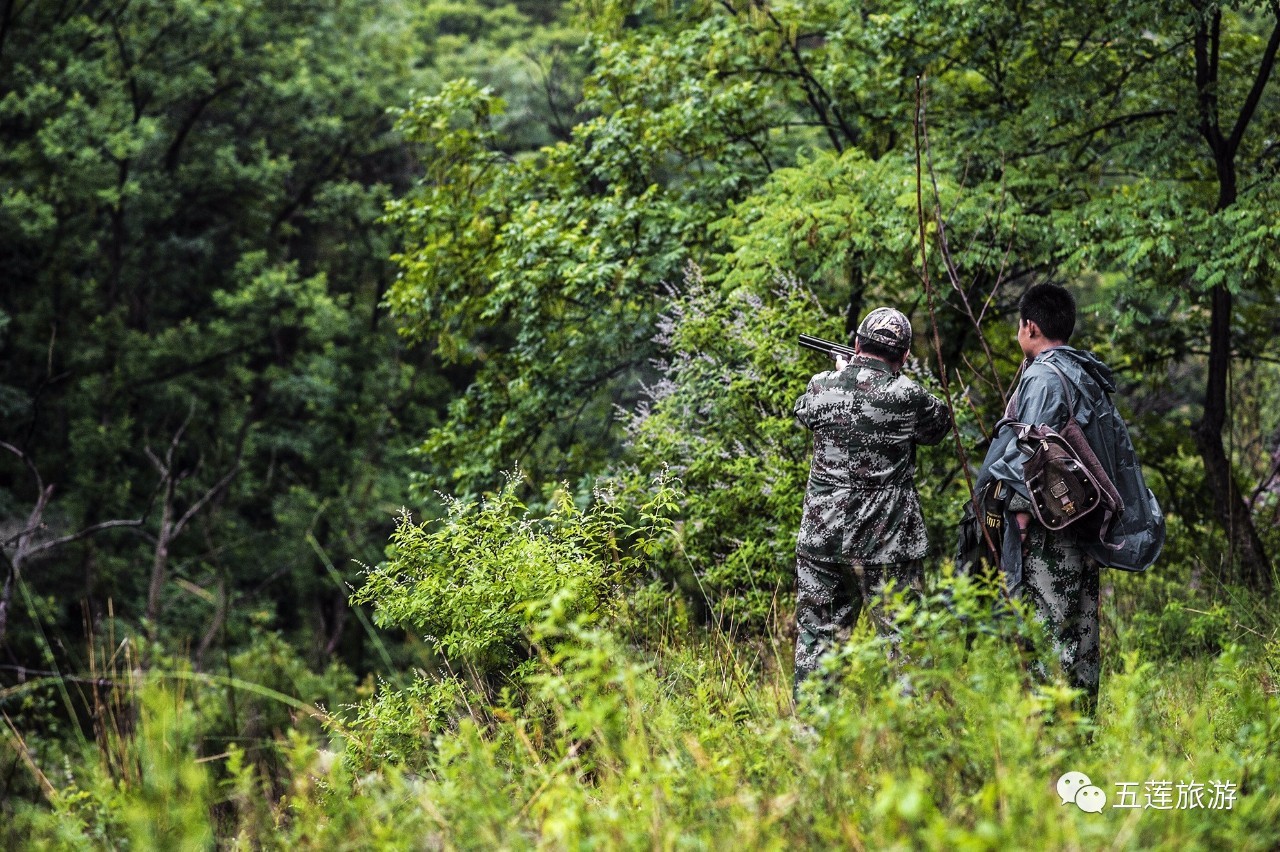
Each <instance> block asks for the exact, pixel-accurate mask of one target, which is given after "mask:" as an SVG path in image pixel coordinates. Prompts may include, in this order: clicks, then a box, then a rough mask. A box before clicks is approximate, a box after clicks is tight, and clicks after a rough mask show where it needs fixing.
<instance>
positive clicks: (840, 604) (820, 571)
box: [795, 554, 924, 693]
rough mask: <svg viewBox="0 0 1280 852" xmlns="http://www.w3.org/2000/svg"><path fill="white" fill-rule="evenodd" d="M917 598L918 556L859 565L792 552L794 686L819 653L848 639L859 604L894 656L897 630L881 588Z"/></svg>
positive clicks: (921, 575)
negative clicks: (890, 582)
mask: <svg viewBox="0 0 1280 852" xmlns="http://www.w3.org/2000/svg"><path fill="white" fill-rule="evenodd" d="M890 580H892V581H893V588H894V590H895V591H900V592H903V593H904V594H906V595H907V596H910V597H914V598H916V599H917V600H918V599H919V598H920V596H921V595H922V594H923V591H924V566H923V563H922V562H921V561H920V560H919V559H916V560H913V561H910V562H892V563H888V564H884V565H864V564H862V563H860V562H854V563H843V562H819V561H817V560H814V559H810V558H808V557H806V556H804V555H802V554H797V556H796V672H795V690H796V692H797V693H798V692H799V689H800V683H801V682H802V681H803V680H804V679H805V678H807V677H808V676H809V675H811V674H812V673H813V672H814V671H816V670H817V668H818V664H819V662H820V660H821V658H822V655H823V654H825V653H827V651H829V650H831V649H832V648H834V647H836V646H838V645H839V644H840V643H842V642H843V641H845V640H846V639H848V638H849V634H850V633H851V632H852V631H853V626H854V625H855V624H856V623H857V621H858V615H859V614H860V613H861V612H862V608H863V606H865V607H866V608H867V617H868V618H870V619H871V623H872V624H873V625H875V629H876V632H877V633H878V634H879V635H881V636H884V637H887V638H888V639H889V641H890V646H889V659H890V662H892V661H894V660H895V659H897V657H898V654H897V651H896V645H897V643H898V640H899V638H900V637H899V634H898V630H897V628H896V627H895V625H894V623H893V618H892V617H891V616H890V615H889V613H888V611H887V608H886V606H885V604H886V602H887V598H886V596H885V594H884V587H885V585H886V584H887V583H888V582H889V581H890Z"/></svg>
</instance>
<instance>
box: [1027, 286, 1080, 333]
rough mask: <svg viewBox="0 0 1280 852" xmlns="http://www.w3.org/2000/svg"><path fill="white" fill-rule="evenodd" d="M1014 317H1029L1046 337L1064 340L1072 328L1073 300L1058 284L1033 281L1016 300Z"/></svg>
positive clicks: (1073, 320) (1073, 322)
mask: <svg viewBox="0 0 1280 852" xmlns="http://www.w3.org/2000/svg"><path fill="white" fill-rule="evenodd" d="M1018 318H1019V319H1020V320H1022V321H1026V320H1031V321H1032V322H1033V323H1035V324H1036V325H1038V326H1040V331H1041V333H1042V334H1044V336H1045V337H1047V338H1048V339H1050V340H1060V341H1062V342H1063V343H1067V342H1068V341H1070V340H1071V335H1072V334H1073V333H1074V332H1075V330H1076V299H1075V296H1072V295H1071V292H1070V291H1069V290H1067V288H1066V287H1063V286H1062V285H1060V284H1036V285H1035V286H1033V287H1030V288H1029V289H1028V290H1027V292H1025V293H1023V294H1022V298H1021V299H1019V300H1018Z"/></svg>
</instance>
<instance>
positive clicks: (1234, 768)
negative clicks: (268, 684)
mask: <svg viewBox="0 0 1280 852" xmlns="http://www.w3.org/2000/svg"><path fill="white" fill-rule="evenodd" d="M668 496H669V495H668ZM669 504H670V503H669V500H668V499H667V497H664V498H662V499H660V500H658V501H655V502H651V503H650V504H649V505H648V506H647V508H646V509H645V511H644V512H640V513H636V514H635V516H634V517H631V516H630V514H629V513H628V512H627V511H624V510H623V509H622V508H621V507H620V506H612V507H611V506H608V505H606V506H603V507H601V508H598V509H596V510H594V511H589V512H582V511H580V510H578V509H576V508H574V507H573V506H572V504H570V503H567V502H561V503H559V504H557V506H556V507H555V508H554V510H553V516H552V518H550V519H544V520H534V519H530V518H528V517H527V516H526V515H527V513H525V512H523V509H522V507H520V506H518V504H516V503H515V502H513V498H511V497H510V495H508V496H506V497H502V498H499V499H496V500H491V501H490V502H489V503H488V504H487V505H486V506H481V507H471V508H464V507H458V509H457V511H456V512H454V513H453V514H452V517H451V519H446V520H445V521H443V522H442V524H441V526H439V527H436V528H427V527H422V528H416V532H412V534H410V530H409V528H408V527H406V526H402V528H401V534H400V536H399V537H398V539H397V545H396V548H395V550H394V551H393V557H392V559H391V560H390V561H389V562H388V564H387V565H384V566H380V567H379V568H378V569H377V571H378V572H380V579H379V582H380V583H382V586H381V588H382V591H383V593H384V594H385V595H386V596H387V597H386V598H385V600H386V601H387V603H388V606H389V607H392V606H394V607H399V608H400V609H398V610H394V611H395V612H400V613H404V617H405V618H409V619H412V620H416V621H418V623H422V624H427V623H435V624H439V625H442V626H441V627H438V628H436V636H437V637H438V638H437V640H436V641H437V642H438V648H437V650H438V651H439V652H440V653H441V654H442V655H443V656H442V659H443V660H445V661H450V652H451V651H460V652H461V653H458V654H455V655H454V657H453V658H452V661H451V662H450V663H449V664H448V665H442V666H441V667H440V669H439V671H419V672H414V673H407V674H406V676H405V677H404V678H403V679H402V680H401V681H399V682H394V683H392V682H388V683H383V684H380V685H379V686H377V687H376V689H375V690H374V692H373V694H371V695H368V696H367V697H365V698H364V699H363V700H359V699H358V698H357V697H355V696H353V700H352V701H351V703H348V704H345V705H339V706H333V707H328V708H314V709H308V708H307V705H306V704H303V703H301V702H298V701H296V700H294V701H293V702H292V703H289V702H288V701H285V700H284V697H283V696H282V697H281V702H280V704H281V706H280V707H278V708H277V710H276V711H275V715H276V718H275V721H274V722H272V724H273V728H272V731H273V734H272V735H271V736H269V737H263V738H259V739H258V740H255V741H249V742H239V741H236V740H235V739H234V738H229V737H224V738H223V739H220V740H218V741H217V744H216V746H214V747H211V746H210V741H209V740H208V739H207V737H206V733H207V731H208V730H210V728H211V726H212V727H214V728H217V727H218V726H222V725H225V713H224V712H223V711H222V710H217V709H216V708H215V705H216V702H215V701H214V698H215V697H216V696H217V695H219V694H222V692H223V691H224V689H225V687H226V684H218V683H214V682H211V681H209V680H208V679H207V678H203V677H201V676H196V675H194V674H191V675H189V676H187V677H185V678H183V677H174V676H173V673H172V672H161V671H157V670H156V669H155V668H152V669H147V670H144V669H143V668H140V667H134V668H130V669H127V670H122V671H119V672H116V681H115V685H114V687H113V688H114V690H115V693H114V698H113V700H112V702H109V705H104V706H109V707H113V708H117V709H116V710H114V711H110V712H108V713H107V716H108V717H109V718H110V719H111V720H112V724H110V725H103V726H100V727H101V728H102V730H103V731H104V732H105V733H104V735H103V736H99V737H97V738H93V739H89V738H86V740H85V742H84V743H83V745H82V746H80V747H79V750H78V751H77V750H76V747H75V746H74V745H72V746H67V747H66V748H67V751H66V752H65V754H66V757H65V758H63V759H62V761H61V763H60V764H58V763H55V764H54V765H50V763H49V762H48V761H47V760H45V759H44V757H43V756H44V754H45V752H43V751H42V749H43V745H42V744H41V743H39V742H36V741H34V740H31V739H29V738H25V737H24V735H23V734H22V733H21V731H20V729H19V728H17V727H14V726H11V725H6V726H5V727H4V728H3V729H0V730H3V731H4V737H5V739H6V743H7V748H6V749H5V750H4V751H3V752H0V754H5V755H6V759H7V761H9V763H8V766H9V769H10V771H11V772H16V771H19V770H20V771H22V772H23V773H26V774H27V775H28V777H29V778H31V779H33V780H32V785H33V787H34V788H36V789H38V800H36V799H37V797H36V796H34V795H33V796H32V797H28V798H23V797H18V798H16V799H15V800H13V801H10V802H6V804H5V805H4V811H5V812H4V817H5V819H4V821H3V826H2V827H0V842H3V843H4V844H6V845H8V846H14V845H20V846H23V847H26V848H129V849H149V848H213V847H218V848H227V849H250V848H253V849H259V848H261V849H294V848H307V849H312V848H315V849H320V848H323V849H366V848H378V849H455V848H456V849H469V848H484V849H489V848H516V849H521V848H555V849H559V848H663V849H668V848H690V847H691V848H705V849H740V848H763V849H780V848H790V847H797V846H801V847H814V848H829V847H837V848H851V849H862V848H871V849H886V848H890V849H892V848H902V849H916V848H929V849H1010V848H1014V849H1017V848H1023V849H1044V848H1052V849H1096V848H1121V849H1149V848H1179V849H1186V848H1192V849H1194V848H1203V849H1217V848H1232V849H1272V848H1276V847H1277V846H1278V845H1280V694H1278V692H1280V690H1278V687H1277V684H1280V674H1278V669H1277V667H1278V666H1280V641H1278V640H1277V636H1276V632H1275V627H1274V625H1273V624H1272V623H1271V622H1269V621H1268V617H1267V615H1266V613H1265V612H1263V611H1261V610H1260V609H1259V608H1258V607H1257V606H1256V605H1245V604H1244V603H1242V599H1241V598H1237V597H1233V596H1232V595H1231V594H1229V593H1225V594H1223V595H1222V596H1221V597H1220V598H1219V599H1216V600H1214V601H1212V602H1210V603H1208V604H1204V603H1201V604H1200V605H1198V606H1196V605H1193V601H1192V599H1191V598H1189V597H1184V599H1183V600H1182V602H1181V605H1179V604H1178V599H1177V596H1176V594H1174V592H1173V590H1172V589H1171V587H1170V585H1171V584H1172V583H1174V582H1175V581H1174V579H1173V577H1174V575H1175V574H1176V571H1177V568H1176V566H1175V567H1172V568H1168V569H1166V572H1165V574H1164V575H1163V578H1161V575H1153V578H1146V577H1127V576H1126V577H1120V576H1118V575H1111V574H1109V575H1107V576H1108V582H1107V583H1106V586H1107V592H1106V594H1105V595H1104V597H1105V601H1106V603H1105V605H1104V637H1103V641H1104V675H1103V684H1102V692H1101V698H1100V703H1099V706H1098V708H1097V712H1096V714H1094V715H1092V716H1089V715H1084V714H1083V713H1082V712H1081V711H1080V709H1079V706H1080V704H1079V695H1078V694H1077V693H1076V692H1075V691H1073V690H1071V689H1070V688H1068V687H1067V686H1066V685H1065V684H1064V683H1063V682H1062V681H1061V679H1058V678H1055V679H1051V680H1049V681H1047V682H1046V681H1043V680H1038V679H1036V678H1035V677H1032V676H1031V674H1030V672H1031V671H1032V670H1034V668H1035V667H1033V666H1031V665H1029V663H1030V661H1031V659H1032V657H1033V656H1034V655H1035V654H1036V653H1043V651H1040V652H1037V651H1036V650H1035V648H1036V646H1037V642H1038V636H1037V635H1036V634H1037V630H1036V629H1035V627H1034V625H1030V624H1028V623H1027V622H1026V621H1025V620H1023V619H1021V618H1020V617H1019V616H1018V613H1017V612H1016V610H1015V611H1009V610H1008V608H1007V607H1004V606H995V605H994V603H993V596H992V593H991V591H990V590H989V589H986V588H984V587H983V586H982V584H981V583H979V582H977V581H975V580H973V579H971V578H968V577H955V576H951V575H950V574H949V573H947V572H945V571H943V572H942V573H939V574H937V575H935V576H934V577H933V578H932V580H931V586H932V591H931V592H930V594H929V595H928V596H927V597H926V599H925V601H924V603H923V604H922V605H921V606H919V607H918V608H900V610H899V618H900V623H901V627H902V631H903V634H904V636H905V639H904V642H903V644H902V646H901V650H902V652H903V656H904V657H905V659H906V662H905V663H904V664H903V666H902V667H901V668H900V669H899V668H894V669H891V668H889V667H888V666H887V665H886V662H885V649H884V647H883V643H882V640H880V639H879V638H877V637H876V636H875V635H874V634H873V633H872V631H870V630H869V629H868V628H867V627H866V626H865V624H864V625H861V626H860V629H859V630H858V631H856V632H855V635H854V636H853V638H852V639H851V640H850V641H849V642H848V643H847V644H846V645H845V646H843V647H842V648H841V649H840V650H839V652H838V653H836V654H833V655H831V656H830V657H829V658H828V659H827V661H826V663H825V665H824V668H823V671H822V676H821V678H819V679H817V680H815V681H812V682H811V683H810V684H809V685H807V686H806V688H805V689H804V690H803V691H802V696H801V701H800V704H799V706H798V707H793V706H792V703H791V684H790V677H791V675H790V653H791V641H792V640H791V638H790V637H788V636H786V635H784V633H783V632H779V631H774V632H771V633H764V634H754V635H751V636H741V635H732V634H729V633H725V632H724V631H722V630H721V629H720V628H719V627H718V626H717V625H716V624H714V623H713V624H711V625H710V626H706V625H700V624H697V623H694V621H695V620H691V618H690V616H689V611H688V609H687V607H686V606H685V604H684V603H683V602H682V601H681V600H680V599H679V598H676V597H670V596H668V597H666V598H663V597H662V596H661V595H659V594H657V592H656V591H655V589H656V587H655V586H654V585H653V582H652V581H653V577H652V576H651V575H650V573H648V572H647V571H646V567H645V561H644V554H645V552H646V548H648V547H650V546H651V545H652V543H653V541H654V540H655V538H656V537H657V536H659V535H662V534H663V532H664V530H665V529H667V528H668V527H667V525H666V521H665V520H664V518H665V517H666V515H665V507H668V506H669ZM468 518H475V519H479V522H477V523H470V522H469V521H468V520H467V519H468ZM406 524H407V522H406ZM450 524H452V525H453V526H452V527H450ZM462 541H465V542H467V547H465V548H461V549H458V548H454V547H453V545H455V544H457V543H459V542H462ZM504 542H505V543H506V544H505V545H503V546H501V547H500V546H499V545H501V544H503V543H504ZM624 553H625V556H624ZM443 554H452V556H449V557H448V558H446V556H444V555H443ZM396 564H399V565H401V566H403V570H397V569H396V568H395V565H396ZM433 565H434V566H436V567H435V568H433V567H432V566H433ZM504 571H505V572H506V575H507V576H516V577H520V578H522V579H521V580H520V582H522V583H525V584H526V586H527V588H531V589H532V588H536V589H537V590H538V591H537V594H536V595H533V597H532V598H530V599H519V600H514V599H513V600H505V599H504V600H501V601H499V602H497V603H495V600H496V598H495V597H494V595H496V594H497V593H498V591H499V588H498V587H499V585H500V583H499V581H500V579H501V577H502V576H504V574H503V572H504ZM543 575H545V576H543ZM584 578H585V579H584ZM469 583H470V584H476V588H475V589H468V588H467V586H468V584H469ZM530 594H531V595H532V594H533V593H530ZM441 595H454V596H457V601H455V605H454V607H453V608H452V609H443V608H436V603H437V601H436V596H441ZM468 595H469V597H468ZM517 597H519V596H517ZM370 599H371V600H372V601H373V603H374V605H375V606H379V605H380V600H382V599H381V598H379V597H378V596H374V597H371V598H370ZM458 601H463V602H465V601H473V602H476V603H475V604H474V605H475V606H479V607H482V610H480V611H477V612H475V613H471V614H468V612H467V610H466V608H465V606H464V605H463V604H462V603H458ZM483 608H488V609H490V610H492V611H491V612H487V613H486V612H485V611H483ZM997 611H999V612H1000V613H1001V614H1000V615H997V614H996V612H997ZM392 612H393V610H392V609H390V608H388V609H387V610H384V611H382V612H380V613H379V615H380V617H381V618H382V619H383V622H384V623H396V622H397V617H395V616H393V615H391V614H390V613H392ZM1139 614H1140V615H1141V616H1142V617H1137V616H1138V615H1139ZM485 618H488V620H487V621H486V620H485ZM432 619H435V621H434V622H431V620H432ZM1197 619H1199V620H1197ZM446 628H447V629H446ZM449 631H452V633H450V632H449ZM468 631H470V632H468ZM486 631H488V633H486ZM450 636H452V637H453V638H446V637H450ZM486 636H489V637H497V638H498V639H500V641H495V642H486ZM459 637H470V638H468V639H467V641H465V642H463V641H461V640H460V638H459ZM446 642H453V643H454V644H453V645H452V646H447V645H446V644H445V643H446ZM495 649H501V652H500V653H492V652H493V651H494V650H495ZM473 651H479V652H480V653H478V654H477V653H471V652H473ZM285 668H287V667H285ZM342 682H343V681H341V679H337V680H330V681H325V682H324V686H323V689H324V690H329V691H330V693H331V691H332V689H333V688H334V687H335V686H336V685H341V683H342ZM347 685H348V688H351V687H350V682H347ZM320 689H321V687H320V686H319V685H316V686H315V687H314V688H313V692H316V694H322V693H321V692H320ZM255 694H256V695H257V698H258V700H259V701H267V703H268V704H270V703H271V702H270V696H271V695H273V694H275V693H272V692H271V691H270V690H268V689H266V688H265V687H264V688H260V689H259V690H258V691H257V693H255ZM290 719H292V723H291V722H290V721H289V720H290ZM312 720H318V722H319V724H318V725H317V724H315V721H312ZM15 767H16V768H15ZM1067 772H1080V773H1084V774H1085V775H1087V776H1088V777H1089V779H1090V780H1091V781H1092V784H1093V785H1094V786H1096V787H1097V788H1098V789H1099V790H1101V791H1102V793H1103V794H1104V795H1105V797H1106V805H1105V807H1103V808H1102V809H1101V810H1100V811H1099V812H1086V811H1085V810H1083V809H1081V808H1080V807H1078V806H1076V805H1075V804H1073V803H1071V802H1065V803H1064V802H1063V800H1062V798H1061V796H1060V795H1059V794H1058V793H1057V791H1056V782H1057V780H1058V779H1059V778H1060V777H1061V776H1063V775H1064V774H1065V773H1067ZM1195 785H1199V798H1198V799H1197V798H1195V797H1194V796H1193V795H1191V794H1192V793H1193V792H1194V791H1195V790H1196V786H1195ZM1227 792H1229V793H1230V796H1229V798H1228V797H1227V796H1226V793H1227ZM1125 804H1134V805H1136V807H1118V805H1125ZM1193 804H1194V805H1198V806H1193Z"/></svg>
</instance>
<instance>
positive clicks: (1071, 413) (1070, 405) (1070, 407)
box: [1044, 361, 1076, 420]
mask: <svg viewBox="0 0 1280 852" xmlns="http://www.w3.org/2000/svg"><path fill="white" fill-rule="evenodd" d="M1044 363H1045V366H1047V367H1049V368H1050V369H1052V370H1053V371H1054V372H1055V373H1057V374H1058V381H1060V382H1062V390H1063V392H1064V393H1065V394H1066V395H1067V419H1068V420H1075V419H1076V404H1075V402H1073V401H1072V399H1071V382H1069V381H1067V377H1066V375H1065V374H1064V373H1063V372H1062V371H1061V370H1059V369H1058V365H1057V364H1055V363H1053V362H1052V361H1045V362H1044Z"/></svg>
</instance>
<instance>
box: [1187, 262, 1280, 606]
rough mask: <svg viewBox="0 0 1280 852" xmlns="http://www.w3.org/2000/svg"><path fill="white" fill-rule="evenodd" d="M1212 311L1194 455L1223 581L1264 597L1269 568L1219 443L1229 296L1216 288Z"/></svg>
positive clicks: (1224, 399) (1228, 346) (1226, 364)
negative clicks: (1221, 541) (1220, 535)
mask: <svg viewBox="0 0 1280 852" xmlns="http://www.w3.org/2000/svg"><path fill="white" fill-rule="evenodd" d="M1211 305H1212V313H1211V314H1210V319H1209V376H1208V381H1207V384H1206V387H1205V398H1204V416H1203V417H1202V418H1201V420H1200V422H1199V423H1197V424H1196V425H1195V427H1194V429H1193V432H1194V437H1195V442H1196V449H1197V450H1198V451H1199V453H1200V458H1201V459H1202V460H1203V461H1204V470H1205V477H1206V479H1207V481H1208V485H1209V490H1210V492H1211V493H1212V494H1213V511H1214V516H1215V518H1216V519H1217V521H1218V523H1220V524H1221V525H1222V528H1223V530H1224V531H1225V532H1226V534H1227V542H1228V544H1229V547H1230V550H1229V551H1228V554H1227V558H1228V561H1229V563H1230V564H1229V565H1228V569H1227V570H1228V572H1229V573H1228V577H1229V578H1231V579H1234V580H1236V581H1238V582H1241V583H1243V584H1244V585H1246V586H1248V587H1249V588H1251V589H1255V590H1257V591H1260V592H1264V593H1266V592H1270V591H1271V589H1272V585H1273V584H1272V577H1271V563H1270V561H1269V560H1268V558H1267V554H1266V551H1265V549H1264V548H1263V546H1262V540H1261V539H1260V538H1259V537H1258V530H1257V528H1256V527H1255V526H1254V524H1253V515H1252V513H1251V512H1250V511H1249V506H1248V504H1247V503H1246V502H1245V500H1244V494H1243V493H1242V492H1241V490H1240V485H1239V483H1238V482H1236V478H1235V474H1234V471H1233V470H1232V466H1231V459H1230V458H1228V457H1227V453H1226V450H1225V449H1224V447H1223V443H1222V432H1223V429H1224V428H1225V426H1226V422H1227V385H1228V372H1229V369H1230V366H1231V291H1230V290H1228V289H1227V288H1226V287H1224V286H1223V285H1221V284H1219V285H1217V286H1215V287H1214V288H1213V290H1212V291H1211Z"/></svg>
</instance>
